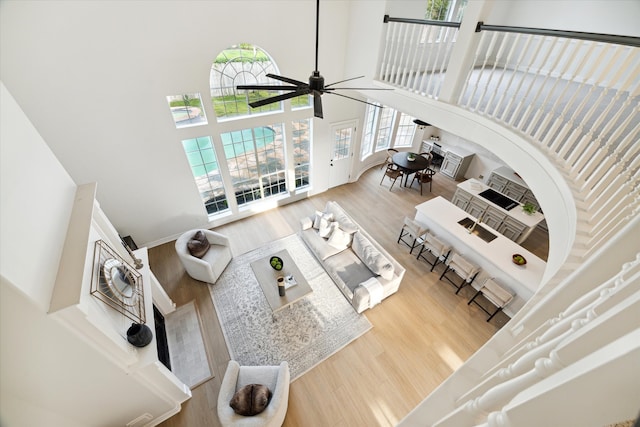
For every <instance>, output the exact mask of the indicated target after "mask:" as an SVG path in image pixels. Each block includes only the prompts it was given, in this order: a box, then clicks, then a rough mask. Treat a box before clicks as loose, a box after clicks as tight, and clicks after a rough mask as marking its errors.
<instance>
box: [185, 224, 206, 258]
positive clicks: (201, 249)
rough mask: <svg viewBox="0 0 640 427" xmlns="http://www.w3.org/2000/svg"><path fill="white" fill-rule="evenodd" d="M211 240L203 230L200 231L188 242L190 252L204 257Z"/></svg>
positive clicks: (195, 255)
mask: <svg viewBox="0 0 640 427" xmlns="http://www.w3.org/2000/svg"><path fill="white" fill-rule="evenodd" d="M209 246H210V244H209V241H208V240H207V236H205V235H204V233H203V232H202V230H198V232H197V233H196V234H195V235H194V236H193V237H192V238H191V240H189V241H188V242H187V248H188V249H189V253H190V254H191V255H193V256H194V257H196V258H202V257H203V256H204V254H206V253H207V251H208V250H209Z"/></svg>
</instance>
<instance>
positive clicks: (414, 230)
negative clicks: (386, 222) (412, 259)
mask: <svg viewBox="0 0 640 427" xmlns="http://www.w3.org/2000/svg"><path fill="white" fill-rule="evenodd" d="M427 230H428V229H427V227H424V226H423V225H422V224H420V223H419V222H417V221H415V220H413V219H411V218H409V217H408V216H405V217H404V225H403V226H402V229H401V230H400V236H398V243H400V242H402V243H404V244H405V245H407V246H409V247H410V248H411V250H410V251H409V253H413V250H414V249H415V248H416V247H417V246H418V245H419V244H420V243H422V240H423V238H424V234H425V233H426V232H427ZM407 237H408V238H409V240H405V239H406V238H407ZM411 239H413V240H411Z"/></svg>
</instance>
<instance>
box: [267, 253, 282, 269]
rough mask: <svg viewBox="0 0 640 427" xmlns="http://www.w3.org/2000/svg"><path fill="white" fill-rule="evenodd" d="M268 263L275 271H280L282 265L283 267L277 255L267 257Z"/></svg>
mask: <svg viewBox="0 0 640 427" xmlns="http://www.w3.org/2000/svg"><path fill="white" fill-rule="evenodd" d="M269 264H270V265H271V267H273V269H274V270H276V271H280V270H282V267H284V265H283V263H282V258H280V257H279V256H272V257H271V258H270V259H269Z"/></svg>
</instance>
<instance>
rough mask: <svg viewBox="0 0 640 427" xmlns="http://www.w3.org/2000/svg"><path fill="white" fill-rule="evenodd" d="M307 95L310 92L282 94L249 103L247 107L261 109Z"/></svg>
mask: <svg viewBox="0 0 640 427" xmlns="http://www.w3.org/2000/svg"><path fill="white" fill-rule="evenodd" d="M309 93H310V91H308V90H302V91H297V92H289V93H284V94H282V95H276V96H271V97H269V98H265V99H260V100H258V101H254V102H250V103H249V106H250V107H251V108H257V107H262V106H263V105H267V104H273V103H274V102H280V101H284V100H285V99H290V98H295V97H296V96H300V95H307V94H309Z"/></svg>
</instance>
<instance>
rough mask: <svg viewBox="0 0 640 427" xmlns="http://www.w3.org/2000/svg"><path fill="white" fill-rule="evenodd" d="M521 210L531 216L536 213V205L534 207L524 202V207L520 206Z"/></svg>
mask: <svg viewBox="0 0 640 427" xmlns="http://www.w3.org/2000/svg"><path fill="white" fill-rule="evenodd" d="M522 210H523V211H524V213H526V214H527V215H533V214H534V213H536V210H537V209H536V205H534V204H533V203H531V202H526V203H525V204H524V205H522Z"/></svg>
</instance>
